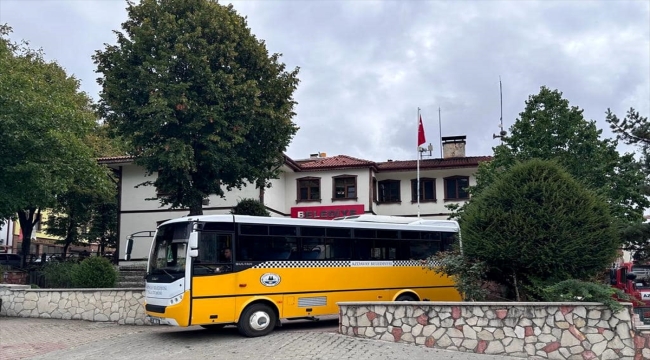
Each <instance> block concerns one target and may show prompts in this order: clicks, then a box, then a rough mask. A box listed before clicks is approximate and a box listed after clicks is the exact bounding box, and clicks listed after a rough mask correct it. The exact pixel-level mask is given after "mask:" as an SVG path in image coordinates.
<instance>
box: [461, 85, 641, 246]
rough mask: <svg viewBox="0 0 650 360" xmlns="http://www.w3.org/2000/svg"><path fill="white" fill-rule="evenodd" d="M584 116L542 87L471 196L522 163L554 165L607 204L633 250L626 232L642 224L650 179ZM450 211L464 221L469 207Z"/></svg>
mask: <svg viewBox="0 0 650 360" xmlns="http://www.w3.org/2000/svg"><path fill="white" fill-rule="evenodd" d="M582 113H583V111H582V110H581V109H579V108H578V107H576V106H570V105H569V102H568V100H566V99H564V98H563V97H562V93H561V92H559V91H557V90H550V89H548V88H547V87H542V88H541V90H540V92H539V93H538V94H536V95H531V96H530V97H529V99H528V100H527V101H526V107H525V109H524V111H523V112H521V113H520V114H519V118H518V119H517V120H516V122H515V123H514V124H513V125H512V127H511V128H510V135H509V136H506V137H504V138H503V145H499V146H497V147H495V148H494V159H493V160H492V161H491V162H486V163H481V164H480V165H479V168H478V171H477V175H476V178H477V179H476V181H477V184H476V186H473V187H471V188H470V189H469V192H470V194H472V197H474V196H477V195H479V194H481V193H482V192H483V191H485V190H486V189H488V188H489V187H490V186H491V184H493V183H495V182H496V181H497V180H498V178H499V177H500V176H502V175H503V174H504V173H505V172H506V171H507V170H508V169H509V168H510V167H512V166H513V165H514V164H516V163H517V162H520V161H526V160H529V159H534V158H538V159H546V160H554V161H556V162H557V163H559V164H560V165H561V166H563V167H564V168H565V169H566V170H567V171H569V173H570V174H571V175H572V176H573V177H574V178H575V179H577V180H578V181H580V182H582V183H583V184H584V185H586V186H587V187H588V188H590V189H592V190H593V191H596V192H597V193H598V194H600V195H602V196H604V197H605V198H606V199H607V201H608V203H609V204H610V207H611V209H610V210H611V213H612V215H614V216H615V217H616V219H617V223H618V227H619V229H620V231H619V235H618V238H619V239H621V242H622V245H624V246H625V247H628V248H629V247H634V246H636V245H635V244H636V243H637V239H636V238H631V237H629V236H626V235H625V233H624V229H627V228H628V226H629V225H630V224H638V223H640V222H641V221H642V219H643V211H644V209H646V208H648V206H650V200H649V199H648V198H647V197H646V196H644V194H643V189H644V188H645V187H647V186H648V185H649V184H650V178H649V177H648V176H647V174H645V173H644V171H643V168H642V165H641V164H640V163H639V162H638V161H637V160H635V158H634V156H633V154H624V155H620V154H619V152H618V151H617V149H616V147H617V145H618V142H617V141H616V140H610V139H603V138H601V135H602V130H599V129H598V128H597V127H596V123H595V122H594V121H587V120H585V118H584V117H583V115H582ZM470 202H471V200H470ZM450 209H451V210H452V214H453V217H455V218H459V217H462V214H463V212H464V206H460V207H459V206H455V205H451V206H450ZM626 241H627V242H626Z"/></svg>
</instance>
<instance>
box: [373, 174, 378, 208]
mask: <svg viewBox="0 0 650 360" xmlns="http://www.w3.org/2000/svg"><path fill="white" fill-rule="evenodd" d="M377 188H378V186H377V178H374V177H373V178H372V201H374V202H377Z"/></svg>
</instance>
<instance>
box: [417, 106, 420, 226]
mask: <svg viewBox="0 0 650 360" xmlns="http://www.w3.org/2000/svg"><path fill="white" fill-rule="evenodd" d="M417 122H418V139H419V133H420V108H419V107H418V119H417ZM419 142H420V141H419V140H418V143H419ZM416 156H417V163H418V170H417V179H418V185H417V198H418V219H419V218H420V144H418V147H417V155H416Z"/></svg>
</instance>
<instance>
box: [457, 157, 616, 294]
mask: <svg viewBox="0 0 650 360" xmlns="http://www.w3.org/2000/svg"><path fill="white" fill-rule="evenodd" d="M460 225H461V231H462V234H463V252H464V255H465V256H466V257H467V259H468V260H469V261H480V262H482V263H484V264H485V265H486V266H487V268H488V269H489V270H488V272H487V273H486V277H485V278H486V280H487V281H494V282H496V283H497V284H500V285H502V286H504V287H505V288H506V289H508V290H509V292H508V294H507V296H508V297H509V298H513V299H516V300H517V301H520V300H521V299H529V300H534V299H541V298H543V296H544V295H543V293H544V291H543V288H544V287H546V286H548V285H552V284H554V283H557V282H560V281H563V280H568V279H578V280H585V281H587V280H591V279H593V278H594V277H596V276H598V274H600V273H602V271H603V269H605V268H607V266H608V265H609V264H611V262H612V261H613V260H614V258H615V257H616V252H617V249H618V246H619V241H618V234H617V232H616V227H615V226H614V221H613V217H612V215H611V213H610V209H609V206H608V204H607V201H606V200H605V199H604V198H603V197H602V196H599V195H597V194H596V193H595V192H593V191H591V190H588V189H587V188H586V187H585V186H584V185H583V184H581V183H580V182H578V181H577V180H575V179H574V178H573V177H572V176H571V175H570V174H569V173H568V172H567V171H565V170H564V169H563V168H562V167H561V166H560V165H558V164H557V162H555V161H544V160H539V159H535V160H529V161H526V162H523V163H516V164H513V166H512V167H511V168H510V169H508V170H507V171H505V173H504V174H502V175H501V176H500V177H499V178H498V179H497V180H496V181H495V182H494V183H493V184H491V186H490V187H489V188H486V189H485V190H484V191H482V192H481V194H479V195H477V196H476V197H475V198H474V199H473V200H472V201H471V202H470V203H469V204H468V205H467V206H466V207H465V210H464V213H463V216H462V218H461V221H460Z"/></svg>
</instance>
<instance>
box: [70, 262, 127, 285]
mask: <svg viewBox="0 0 650 360" xmlns="http://www.w3.org/2000/svg"><path fill="white" fill-rule="evenodd" d="M117 276H118V273H117V270H116V269H115V267H113V264H111V262H110V260H108V259H106V258H104V257H102V256H91V257H88V258H86V259H85V260H84V261H82V262H81V263H80V264H79V265H78V266H77V268H76V269H75V271H74V272H73V274H72V283H73V285H74V287H76V288H112V287H115V283H116V281H117Z"/></svg>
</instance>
